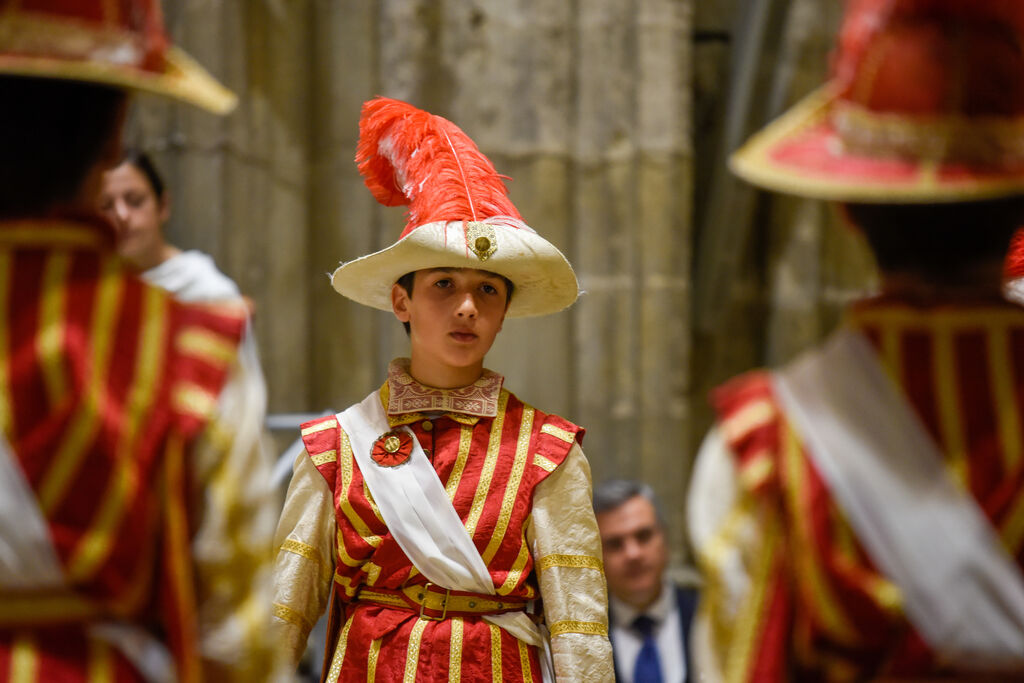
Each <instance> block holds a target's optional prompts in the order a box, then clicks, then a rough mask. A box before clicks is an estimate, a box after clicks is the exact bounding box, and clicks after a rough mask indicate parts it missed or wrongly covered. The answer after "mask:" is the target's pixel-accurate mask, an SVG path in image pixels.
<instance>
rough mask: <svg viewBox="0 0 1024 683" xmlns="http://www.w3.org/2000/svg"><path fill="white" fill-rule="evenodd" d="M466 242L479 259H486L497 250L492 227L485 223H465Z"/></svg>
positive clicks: (496, 241)
mask: <svg viewBox="0 0 1024 683" xmlns="http://www.w3.org/2000/svg"><path fill="white" fill-rule="evenodd" d="M466 244H467V245H468V246H469V248H470V249H471V250H472V251H473V253H474V254H476V257H477V258H478V259H480V260H481V261H486V260H487V259H489V258H490V257H491V254H493V253H494V252H496V251H497V250H498V240H497V238H496V237H495V234H494V228H493V227H492V226H490V225H488V224H487V223H478V222H476V221H470V222H467V223H466Z"/></svg>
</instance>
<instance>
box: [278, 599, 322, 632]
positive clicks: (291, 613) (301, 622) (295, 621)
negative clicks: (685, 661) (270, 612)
mask: <svg viewBox="0 0 1024 683" xmlns="http://www.w3.org/2000/svg"><path fill="white" fill-rule="evenodd" d="M274 616H275V617H277V618H278V619H280V620H281V621H285V622H287V623H289V624H292V625H293V626H298V627H299V628H300V629H301V630H302V633H303V635H306V634H308V633H309V632H310V631H311V630H312V628H313V624H312V622H310V621H309V619H307V618H306V617H304V616H302V614H300V613H299V612H297V611H295V610H293V609H292V608H291V607H288V606H287V605H282V604H281V603H279V602H275V603H274Z"/></svg>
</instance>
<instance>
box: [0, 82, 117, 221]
mask: <svg viewBox="0 0 1024 683" xmlns="http://www.w3.org/2000/svg"><path fill="white" fill-rule="evenodd" d="M125 97H126V96H125V94H124V93H123V92H122V91H120V90H116V89H114V88H108V87H106V86H101V85H94V84H91V83H78V82H74V81H61V80H51V79H45V78H26V77H21V76H0V102H2V103H3V106H2V107H0V217H4V218H14V217H19V216H36V215H40V214H43V213H46V212H47V211H49V210H50V209H52V208H54V207H56V206H59V205H60V204H63V203H65V202H69V201H71V200H73V199H74V198H75V195H76V194H77V193H78V192H79V190H80V189H81V187H82V183H83V182H84V181H85V179H86V176H87V175H88V173H89V170H90V169H91V168H92V167H93V166H94V165H95V164H96V162H98V161H99V160H100V156H101V155H102V154H103V152H104V148H105V147H106V146H107V145H108V144H109V143H110V142H111V138H112V136H115V135H120V129H119V127H118V124H119V121H120V116H121V110H122V107H123V104H124V101H125Z"/></svg>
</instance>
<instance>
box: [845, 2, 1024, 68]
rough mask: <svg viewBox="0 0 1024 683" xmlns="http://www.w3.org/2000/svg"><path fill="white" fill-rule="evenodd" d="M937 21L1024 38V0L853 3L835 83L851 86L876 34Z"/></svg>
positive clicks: (846, 19) (847, 16) (1018, 39)
mask: <svg viewBox="0 0 1024 683" xmlns="http://www.w3.org/2000/svg"><path fill="white" fill-rule="evenodd" d="M930 19H938V20H940V21H941V22H942V23H943V24H947V25H954V24H958V23H962V22H968V21H991V22H997V23H1002V24H1006V25H1008V26H1010V27H1013V28H1014V29H1015V31H1016V34H1017V35H1016V36H1015V38H1016V39H1017V42H1018V43H1019V42H1020V38H1021V37H1022V36H1024V2H1022V1H1021V0H850V6H849V9H848V11H847V12H846V16H845V19H844V21H843V26H842V29H840V32H839V43H838V50H837V53H836V55H835V56H834V60H833V72H834V74H835V78H836V81H837V82H838V83H839V84H840V85H841V86H843V87H846V86H848V85H849V84H850V83H852V82H853V80H854V78H855V77H856V74H857V71H858V67H859V66H860V61H861V59H862V58H863V57H864V55H865V53H866V52H867V49H868V47H869V46H870V45H871V43H872V41H873V39H874V38H875V36H876V35H877V33H878V32H879V31H880V30H882V29H884V28H885V27H886V26H887V25H888V24H889V23H890V22H892V21H895V20H911V21H913V20H930Z"/></svg>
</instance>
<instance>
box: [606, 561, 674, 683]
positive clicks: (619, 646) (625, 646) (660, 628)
mask: <svg viewBox="0 0 1024 683" xmlns="http://www.w3.org/2000/svg"><path fill="white" fill-rule="evenodd" d="M675 591H676V589H675V585H674V584H673V583H672V582H671V581H665V582H664V583H663V584H662V586H661V595H659V596H658V599H657V600H655V601H654V603H653V604H651V605H650V606H649V607H648V608H647V609H646V610H644V611H643V612H642V613H643V614H646V615H647V616H649V617H650V618H651V619H653V620H654V639H655V642H656V643H657V646H658V660H659V662H660V663H661V677H662V679H663V680H664V682H665V683H683V681H685V680H686V654H685V653H684V652H683V647H682V644H683V627H682V623H681V620H680V616H679V605H678V603H677V602H676V592H675ZM608 601H609V602H610V604H611V612H612V623H611V636H612V649H613V650H614V651H615V661H616V662H617V663H618V666H619V683H634V681H633V667H634V666H635V665H636V658H637V655H639V654H640V648H641V647H643V644H644V641H643V637H641V636H640V634H639V633H637V632H636V631H635V630H633V629H632V628H630V624H632V623H633V620H634V619H636V618H637V617H638V616H640V614H641V612H639V611H638V610H637V609H636V608H634V607H630V606H629V605H627V604H626V603H624V602H622V601H621V600H619V599H617V598H616V597H615V596H614V595H612V594H611V593H609V594H608Z"/></svg>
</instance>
